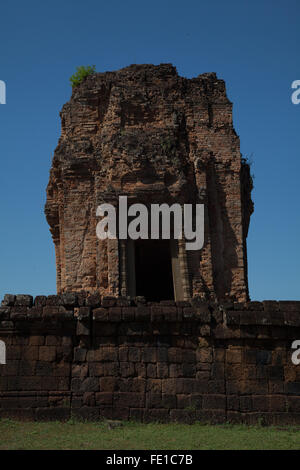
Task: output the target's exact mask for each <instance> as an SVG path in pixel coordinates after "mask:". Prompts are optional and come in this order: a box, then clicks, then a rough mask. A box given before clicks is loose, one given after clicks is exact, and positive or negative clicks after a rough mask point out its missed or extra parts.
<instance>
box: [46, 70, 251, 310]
mask: <svg viewBox="0 0 300 470" xmlns="http://www.w3.org/2000/svg"><path fill="white" fill-rule="evenodd" d="M61 121H62V131H61V137H60V140H59V143H58V146H57V148H56V150H55V154H54V158H53V162H52V168H51V172H50V181H49V184H48V188H47V203H46V208H45V212H46V216H47V220H48V223H49V225H50V230H51V233H52V236H53V240H54V243H55V250H56V265H57V291H58V293H62V292H69V291H78V290H81V289H83V290H86V291H90V292H93V291H99V292H100V294H101V295H114V296H116V295H120V294H122V295H128V292H126V282H125V281H124V279H122V277H121V275H120V272H121V267H120V259H119V252H120V249H119V248H120V247H119V246H118V241H106V240H105V241H100V240H98V239H97V237H96V224H97V222H98V220H96V208H97V206H98V205H99V204H100V203H103V202H110V203H115V204H116V203H117V200H118V196H119V195H127V196H128V198H129V203H131V202H141V203H144V204H150V203H151V202H155V203H162V202H167V203H173V202H180V203H204V204H205V206H206V214H205V218H206V227H205V232H206V240H205V246H204V248H203V249H202V250H201V251H198V252H195V251H190V252H187V254H186V255H185V256H186V262H187V273H186V272H185V273H183V274H182V275H183V278H184V277H185V279H184V282H185V285H184V288H185V296H184V299H182V300H185V299H187V298H189V297H193V296H195V295H200V296H202V297H208V298H209V297H213V298H217V299H219V300H220V299H224V298H226V297H229V298H232V299H234V300H238V301H245V300H247V298H248V285H247V284H248V283H247V256H246V237H247V231H248V225H249V219H250V215H251V212H252V211H253V204H252V201H251V196H250V193H251V177H250V174H249V167H248V165H247V164H246V163H245V162H244V161H243V159H241V155H240V147H239V138H238V136H237V135H236V133H235V131H234V128H233V125H232V104H231V103H230V101H229V100H228V98H227V96H226V91H225V84H224V81H223V80H219V79H218V78H217V77H216V75H215V74H214V73H209V74H202V75H199V76H198V77H196V78H193V79H186V78H183V77H180V76H179V75H178V74H177V72H176V69H175V68H174V67H173V66H172V65H170V64H163V65H159V66H154V65H132V66H130V67H127V68H125V69H122V70H119V71H116V72H107V73H97V74H95V75H92V76H90V77H88V78H87V79H86V80H85V81H84V82H83V83H82V84H81V85H80V86H78V87H76V88H75V89H74V90H73V93H72V97H71V99H70V101H69V102H68V103H66V104H65V105H64V106H63V109H62V112H61Z"/></svg>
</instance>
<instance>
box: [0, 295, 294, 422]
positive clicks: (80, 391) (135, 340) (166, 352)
mask: <svg viewBox="0 0 300 470" xmlns="http://www.w3.org/2000/svg"><path fill="white" fill-rule="evenodd" d="M296 339H300V302H271V301H269V302H263V303H260V302H249V303H247V304H239V303H236V304H226V305H217V304H211V305H209V304H207V303H201V302H199V301H197V300H194V301H193V302H192V303H191V304H189V303H187V302H177V303H175V302H161V303H160V304H149V303H148V304H146V303H143V299H137V301H136V302H135V304H133V302H131V301H128V300H127V299H121V298H119V299H113V298H103V299H101V298H100V297H99V296H98V295H96V294H95V295H90V296H88V297H87V296H86V295H84V294H81V293H79V294H63V295H59V296H56V295H55V296H49V297H43V296H39V297H36V298H35V300H34V302H33V299H32V297H30V296H16V297H15V296H5V299H4V301H3V302H2V306H1V308H0V340H2V341H4V342H5V343H6V345H7V363H6V365H0V417H8V416H9V417H17V418H21V419H37V420H39V419H68V418H69V417H70V416H75V417H80V418H86V419H95V420H98V419H102V418H113V419H129V418H130V419H134V420H143V421H150V420H160V421H169V420H178V421H185V422H192V421H194V420H196V421H210V422H225V421H243V422H246V423H254V422H257V421H263V422H265V423H266V424H271V423H273V424H277V423H281V424H283V423H297V424H299V423H300V365H299V366H297V365H294V364H293V363H292V361H291V356H292V352H293V351H292V349H291V344H292V342H293V341H294V340H296Z"/></svg>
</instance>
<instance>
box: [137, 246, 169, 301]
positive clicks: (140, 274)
mask: <svg viewBox="0 0 300 470" xmlns="http://www.w3.org/2000/svg"><path fill="white" fill-rule="evenodd" d="M134 245H135V279H136V295H137V296H139V295H141V296H144V297H145V298H146V299H147V300H148V301H153V302H159V301H160V300H174V288H173V275H172V261H171V250H170V240H136V241H135V243H134Z"/></svg>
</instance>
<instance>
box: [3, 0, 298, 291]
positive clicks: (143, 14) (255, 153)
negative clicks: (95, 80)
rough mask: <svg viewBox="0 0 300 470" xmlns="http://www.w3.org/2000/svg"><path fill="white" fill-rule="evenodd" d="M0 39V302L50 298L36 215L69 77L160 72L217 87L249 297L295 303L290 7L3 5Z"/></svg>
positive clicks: (219, 0) (45, 239)
mask: <svg viewBox="0 0 300 470" xmlns="http://www.w3.org/2000/svg"><path fill="white" fill-rule="evenodd" d="M0 40H1V42H0V50H1V56H0V57H1V60H0V80H4V81H5V82H6V85H7V104H6V105H0V156H1V172H0V191H1V198H0V204H1V229H0V243H1V244H0V297H2V296H3V294H4V293H7V292H9V293H30V294H32V295H37V294H50V293H54V292H55V257H54V247H53V243H52V240H51V237H50V233H49V230H48V226H47V223H46V221H45V217H44V213H43V209H44V203H45V189H46V185H47V182H48V176H49V169H50V165H51V158H52V156H53V151H54V149H55V147H56V144H57V141H58V137H59V133H60V121H59V111H60V109H61V107H62V105H63V104H64V103H65V102H66V101H68V100H69V98H70V94H71V88H70V85H69V77H70V75H71V74H72V73H73V72H74V71H75V67H76V66H78V65H87V64H95V65H96V68H97V70H98V71H107V70H117V69H119V68H121V67H124V66H127V65H130V64H135V63H154V64H159V63H162V62H172V63H173V64H174V65H175V66H176V67H177V70H178V72H179V73H180V75H182V76H186V77H193V76H197V75H198V74H200V73H204V72H216V73H217V75H218V77H220V78H222V79H224V80H225V81H226V86H227V93H228V96H229V98H230V100H231V101H233V103H234V125H235V129H236V131H237V133H238V134H239V136H240V139H241V151H242V153H243V154H244V155H245V156H251V155H252V160H253V165H252V171H253V173H254V175H255V181H254V184H255V189H254V192H253V199H254V202H255V212H254V215H253V216H252V219H251V224H250V232H249V237H248V259H249V286H250V295H251V297H252V299H257V300H263V299H298V300H300V282H299V281H300V247H299V242H300V210H299V203H300V184H299V181H300V154H299V153H300V152H299V148H300V145H299V144H300V134H299V130H300V105H293V104H292V102H291V83H292V82H293V81H294V80H297V79H298V80H300V59H299V44H300V2H299V0H285V1H284V0H280V1H279V0H252V1H249V0H246V1H244V0H227V1H224V0H214V1H209V0H206V1H203V0H185V1H184V2H183V1H178V0H172V1H165V0H160V1H157V0H151V1H147V2H146V1H144V0H138V1H136V0H133V1H132V0H127V1H124V0H122V1H121V0H118V1H117V0H110V1H107V0H105V1H102V0H85V1H78V0H60V1H57V0H52V1H41V0H39V1H31V0H27V1H26V2H25V1H13V0H11V1H10V2H8V1H7V2H2V4H1V26H0Z"/></svg>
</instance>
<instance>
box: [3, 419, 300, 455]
mask: <svg viewBox="0 0 300 470" xmlns="http://www.w3.org/2000/svg"><path fill="white" fill-rule="evenodd" d="M5 449H9V450H30V449H32V450H33V449H43V450H46V449H55V450H60V449H64V450H69V449H74V450H81V449H82V450H84V449H86V450H88V449H95V450H127V449H128V450H132V449H136V450H143V449H149V450H228V449H234V450H248V449H249V450H254V449H258V450H263V449H266V450H267V449H268V450H271V449H274V450H275V449H282V450H292V449H296V450H299V449H300V429H299V428H292V427H286V428H276V427H260V426H253V427H252V426H251V427H250V426H244V425H229V424H226V425H216V426H212V425H201V424H199V423H197V424H193V425H186V424H155V423H151V424H140V423H132V422H130V423H128V422H126V423H123V424H122V426H119V427H116V428H114V429H109V427H108V425H107V423H105V422H99V423H87V422H73V421H69V422H66V423H61V422H17V421H11V420H7V419H5V420H0V450H5Z"/></svg>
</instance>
